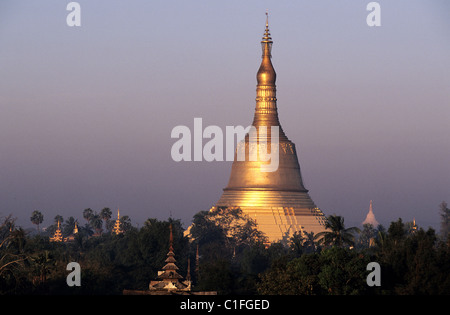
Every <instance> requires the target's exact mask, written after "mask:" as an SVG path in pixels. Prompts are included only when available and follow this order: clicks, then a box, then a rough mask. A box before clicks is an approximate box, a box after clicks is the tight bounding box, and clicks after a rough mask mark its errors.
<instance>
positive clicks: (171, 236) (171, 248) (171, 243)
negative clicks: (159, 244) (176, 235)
mask: <svg viewBox="0 0 450 315" xmlns="http://www.w3.org/2000/svg"><path fill="white" fill-rule="evenodd" d="M169 229H170V235H169V246H170V247H169V249H170V251H173V234H172V223H170V226H169Z"/></svg>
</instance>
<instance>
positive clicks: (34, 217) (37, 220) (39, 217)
mask: <svg viewBox="0 0 450 315" xmlns="http://www.w3.org/2000/svg"><path fill="white" fill-rule="evenodd" d="M30 220H31V223H33V224H36V225H37V230H38V233H39V224H41V223H42V222H43V221H44V215H43V214H42V213H41V212H40V211H38V210H34V211H33V213H32V214H31V218H30Z"/></svg>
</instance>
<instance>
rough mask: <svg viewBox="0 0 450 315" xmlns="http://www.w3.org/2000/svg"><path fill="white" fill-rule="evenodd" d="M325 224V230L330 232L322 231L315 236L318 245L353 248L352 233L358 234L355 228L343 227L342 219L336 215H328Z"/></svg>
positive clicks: (353, 238) (353, 237)
mask: <svg viewBox="0 0 450 315" xmlns="http://www.w3.org/2000/svg"><path fill="white" fill-rule="evenodd" d="M327 219H328V220H327V222H326V223H325V228H326V229H329V230H330V231H324V232H320V233H317V234H316V239H318V243H319V244H324V245H332V246H340V247H343V246H345V245H349V246H354V245H355V236H354V235H353V233H355V232H356V233H359V232H360V230H359V229H358V228H357V227H351V228H348V229H346V228H345V225H344V218H343V217H341V216H338V215H330V216H328V218H327Z"/></svg>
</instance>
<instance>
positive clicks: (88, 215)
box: [83, 208, 94, 223]
mask: <svg viewBox="0 0 450 315" xmlns="http://www.w3.org/2000/svg"><path fill="white" fill-rule="evenodd" d="M93 215H94V210H92V209H91V208H86V209H84V210H83V218H85V219H86V220H87V221H88V223H90V221H91V218H92V216H93Z"/></svg>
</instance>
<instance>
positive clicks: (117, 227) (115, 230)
mask: <svg viewBox="0 0 450 315" xmlns="http://www.w3.org/2000/svg"><path fill="white" fill-rule="evenodd" d="M113 233H114V234H116V235H117V234H120V233H123V231H122V228H121V224H120V212H119V209H117V220H116V223H115V224H114V227H113Z"/></svg>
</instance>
